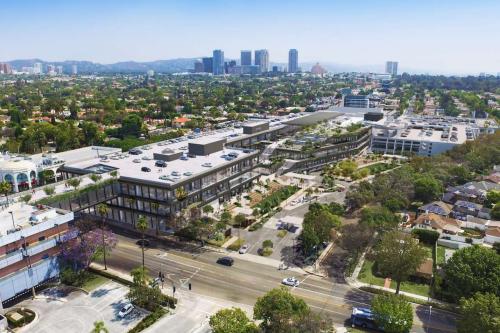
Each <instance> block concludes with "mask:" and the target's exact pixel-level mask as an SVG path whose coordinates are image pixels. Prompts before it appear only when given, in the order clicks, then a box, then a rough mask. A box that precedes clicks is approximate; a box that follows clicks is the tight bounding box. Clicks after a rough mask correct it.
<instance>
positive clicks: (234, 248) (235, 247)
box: [227, 238, 245, 251]
mask: <svg viewBox="0 0 500 333" xmlns="http://www.w3.org/2000/svg"><path fill="white" fill-rule="evenodd" d="M243 244H245V240H244V239H243V238H238V239H237V240H236V241H234V242H233V243H232V244H231V245H229V246H228V247H227V249H228V250H231V251H238V250H239V249H240V247H242V246H243Z"/></svg>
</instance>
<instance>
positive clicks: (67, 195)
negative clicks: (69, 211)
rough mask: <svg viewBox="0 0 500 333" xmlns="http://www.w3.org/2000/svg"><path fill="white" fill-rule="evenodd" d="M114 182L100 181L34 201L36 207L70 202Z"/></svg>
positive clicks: (108, 180) (111, 179)
mask: <svg viewBox="0 0 500 333" xmlns="http://www.w3.org/2000/svg"><path fill="white" fill-rule="evenodd" d="M115 181H116V180H115V179H113V178H110V179H106V180H103V181H100V182H98V183H95V184H91V185H88V186H86V187H83V188H81V189H79V190H75V191H71V192H65V193H61V194H57V195H53V196H49V197H45V198H43V199H40V200H38V201H36V202H35V204H36V205H50V204H53V203H55V202H61V201H63V200H71V199H73V198H77V197H78V196H80V195H82V194H85V193H87V192H90V191H95V190H98V189H100V188H102V187H104V186H107V185H110V184H112V183H113V182H115Z"/></svg>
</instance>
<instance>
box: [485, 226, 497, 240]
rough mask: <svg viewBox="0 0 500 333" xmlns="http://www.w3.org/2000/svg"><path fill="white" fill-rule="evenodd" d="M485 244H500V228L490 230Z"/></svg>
mask: <svg viewBox="0 0 500 333" xmlns="http://www.w3.org/2000/svg"><path fill="white" fill-rule="evenodd" d="M484 242H485V243H488V244H495V243H500V227H493V228H488V230H486V233H485V236H484Z"/></svg>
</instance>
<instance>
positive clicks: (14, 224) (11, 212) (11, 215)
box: [9, 211, 16, 230]
mask: <svg viewBox="0 0 500 333" xmlns="http://www.w3.org/2000/svg"><path fill="white" fill-rule="evenodd" d="M9 214H10V217H11V218H12V227H13V228H14V230H15V229H16V223H15V222H14V212H13V211H10V212H9Z"/></svg>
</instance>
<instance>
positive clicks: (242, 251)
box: [238, 244, 248, 254]
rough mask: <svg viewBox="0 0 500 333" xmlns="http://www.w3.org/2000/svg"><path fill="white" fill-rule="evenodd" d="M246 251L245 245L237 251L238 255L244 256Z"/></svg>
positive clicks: (246, 246)
mask: <svg viewBox="0 0 500 333" xmlns="http://www.w3.org/2000/svg"><path fill="white" fill-rule="evenodd" d="M247 251H248V245H247V244H245V245H243V246H242V247H240V250H239V251H238V252H239V253H240V254H245V253H247Z"/></svg>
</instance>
